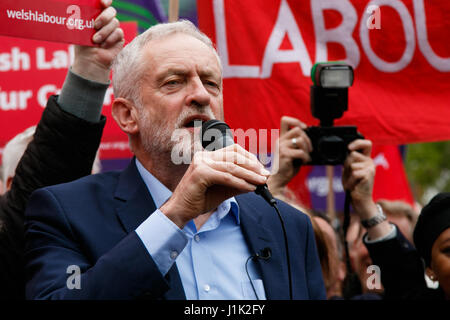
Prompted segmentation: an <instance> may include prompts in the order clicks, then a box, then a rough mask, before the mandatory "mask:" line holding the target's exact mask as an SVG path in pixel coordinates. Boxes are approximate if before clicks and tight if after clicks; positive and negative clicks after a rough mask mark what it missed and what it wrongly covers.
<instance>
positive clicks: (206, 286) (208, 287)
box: [203, 284, 211, 292]
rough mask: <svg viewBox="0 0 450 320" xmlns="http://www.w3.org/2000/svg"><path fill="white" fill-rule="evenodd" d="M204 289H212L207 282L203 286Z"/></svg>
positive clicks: (207, 290)
mask: <svg viewBox="0 0 450 320" xmlns="http://www.w3.org/2000/svg"><path fill="white" fill-rule="evenodd" d="M203 290H205V291H206V292H209V290H211V287H210V286H209V285H207V284H205V285H204V286H203Z"/></svg>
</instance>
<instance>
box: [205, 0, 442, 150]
mask: <svg viewBox="0 0 450 320" xmlns="http://www.w3.org/2000/svg"><path fill="white" fill-rule="evenodd" d="M371 3H380V4H382V5H380V6H379V7H377V6H368V4H369V1H368V0H367V1H362V0H351V1H321V0H314V1H294V0H253V1H252V0H247V1H240V0H198V4H197V5H198V10H199V26H200V28H201V29H202V31H204V32H205V33H206V34H207V35H209V36H210V37H211V38H212V39H213V41H214V42H215V43H216V45H217V49H218V51H219V54H220V55H221V59H222V62H223V66H224V108H225V117H226V120H227V122H228V123H229V124H230V126H231V127H232V128H241V129H244V130H246V129H249V128H253V129H256V130H258V129H260V128H265V129H269V128H278V127H279V123H280V118H281V116H283V115H289V116H293V117H296V118H300V119H302V120H303V121H305V122H306V123H307V124H309V125H316V124H317V123H318V121H317V120H316V119H314V118H313V117H312V116H311V114H310V100H309V94H310V89H309V87H310V85H311V84H312V83H311V80H310V78H309V73H310V69H311V66H312V65H313V64H314V63H315V62H318V61H326V60H328V61H332V60H345V61H347V62H348V63H349V64H351V65H352V66H353V67H354V70H355V81H354V84H353V86H352V87H351V88H350V89H349V110H348V111H347V112H346V113H345V114H344V116H343V118H342V119H339V120H337V121H336V123H335V124H337V125H344V124H352V125H357V127H358V129H359V131H360V132H361V133H362V134H363V135H364V136H365V137H366V138H368V139H370V140H372V141H374V142H375V143H376V144H378V145H380V144H406V143H411V142H419V141H422V142H424V141H436V140H446V139H450V108H449V106H450V105H449V101H450V75H449V71H450V58H449V57H450V42H449V41H448V39H450V19H448V14H447V15H446V13H448V12H449V11H450V2H449V1H445V0H441V1H437V0H436V1H433V2H428V1H427V2H425V1H424V0H409V1H408V0H403V1H378V2H377V1H375V2H374V1H371Z"/></svg>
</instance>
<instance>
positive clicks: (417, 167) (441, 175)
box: [405, 141, 450, 205]
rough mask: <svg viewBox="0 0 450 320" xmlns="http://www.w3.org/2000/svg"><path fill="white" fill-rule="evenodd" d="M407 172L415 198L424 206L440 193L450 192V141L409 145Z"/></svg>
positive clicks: (406, 162) (406, 163)
mask: <svg viewBox="0 0 450 320" xmlns="http://www.w3.org/2000/svg"><path fill="white" fill-rule="evenodd" d="M405 170H406V173H407V175H408V179H409V183H410V185H411V189H412V191H413V193H414V196H415V198H416V200H417V201H418V202H419V203H421V204H422V205H424V204H426V203H427V202H428V201H429V200H430V199H431V198H432V197H433V196H434V195H435V194H436V193H438V192H444V191H447V192H449V191H450V141H444V142H434V143H420V144H410V145H408V147H407V153H406V159H405Z"/></svg>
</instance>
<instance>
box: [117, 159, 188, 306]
mask: <svg viewBox="0 0 450 320" xmlns="http://www.w3.org/2000/svg"><path fill="white" fill-rule="evenodd" d="M135 161H136V160H135V158H133V159H132V160H131V163H130V164H129V166H128V167H127V168H126V169H125V170H124V171H123V172H122V174H121V175H120V178H119V182H118V184H117V188H116V192H115V194H114V197H115V198H116V199H117V200H119V204H118V206H117V207H116V213H117V217H118V218H119V221H120V222H121V224H122V226H123V228H124V229H125V230H126V232H127V233H130V232H133V231H134V230H136V228H137V227H138V226H139V225H140V224H141V223H142V222H144V220H145V219H147V218H148V217H149V216H150V214H151V213H153V212H154V211H155V210H156V206H155V203H154V201H153V198H152V197H151V195H150V193H149V192H148V189H147V186H146V185H145V183H144V180H143V179H142V177H141V175H140V174H139V171H138V170H137V167H136V162H135ZM165 278H166V280H167V282H169V284H170V289H169V291H167V292H166V294H165V298H166V299H170V300H180V299H186V296H185V294H184V289H183V285H182V283H181V279H180V275H179V273H178V269H177V266H176V264H175V263H174V264H173V266H172V268H170V270H169V272H168V273H167V274H166V276H165Z"/></svg>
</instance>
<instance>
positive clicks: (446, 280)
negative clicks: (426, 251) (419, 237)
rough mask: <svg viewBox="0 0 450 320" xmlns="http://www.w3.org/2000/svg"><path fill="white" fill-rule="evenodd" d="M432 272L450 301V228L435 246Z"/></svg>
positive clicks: (432, 257)
mask: <svg viewBox="0 0 450 320" xmlns="http://www.w3.org/2000/svg"><path fill="white" fill-rule="evenodd" d="M431 270H432V274H433V275H434V277H435V279H436V281H439V285H440V286H441V288H442V289H443V290H444V292H445V295H446V298H447V299H450V228H447V229H446V230H445V231H444V232H442V233H441V234H440V235H439V237H438V238H437V239H436V241H435V242H434V244H433V247H432V249H431ZM428 271H430V270H428Z"/></svg>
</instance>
